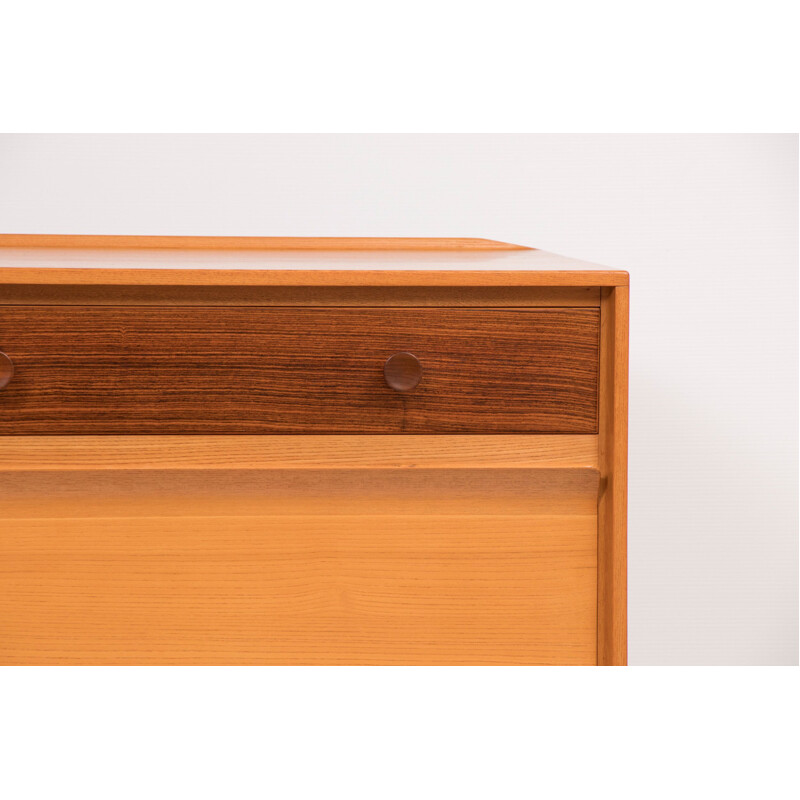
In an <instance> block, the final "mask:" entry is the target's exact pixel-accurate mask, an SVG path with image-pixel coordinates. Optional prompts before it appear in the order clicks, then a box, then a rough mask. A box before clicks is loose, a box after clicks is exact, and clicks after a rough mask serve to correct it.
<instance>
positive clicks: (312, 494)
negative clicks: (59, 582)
mask: <svg viewBox="0 0 800 800" xmlns="http://www.w3.org/2000/svg"><path fill="white" fill-rule="evenodd" d="M0 474H2V477H3V492H2V494H0V518H6V519H15V518H20V517H30V516H40V515H45V516H47V517H50V518H52V519H53V520H54V521H55V520H58V519H67V518H69V519H72V518H90V517H92V518H93V517H116V516H124V517H141V516H158V517H168V516H169V517H172V516H187V515H188V516H208V517H224V516H291V515H293V514H298V513H301V514H304V515H314V516H327V515H339V514H363V515H371V514H384V515H396V516H408V515H412V516H413V515H425V514H436V515H442V514H444V515H465V514H478V515H486V514H489V515H498V516H517V515H523V516H524V515H531V514H579V515H582V516H586V515H592V516H596V514H597V486H598V472H597V471H596V470H592V469H537V470H530V469H497V470H488V469H461V468H456V469H410V470H408V469H406V470H403V469H400V470H397V469H375V470H366V469H335V470H330V469H327V470H324V469H323V470H315V469H310V468H309V469H285V470H279V469H273V470H269V471H266V472H265V471H263V470H258V469H253V470H247V469H239V470H227V469H207V470H198V469H190V470H185V471H184V470H178V469H172V470H167V471H162V470H152V469H146V470H122V469H121V470H88V469H87V470H68V471H63V472H62V471H56V470H49V471H43V472H28V471H25V472H6V473H0ZM54 524H57V523H56V522H54Z"/></svg>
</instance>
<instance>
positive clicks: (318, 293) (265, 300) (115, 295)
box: [0, 283, 600, 308]
mask: <svg viewBox="0 0 800 800" xmlns="http://www.w3.org/2000/svg"><path fill="white" fill-rule="evenodd" d="M2 305H23V306H24V305H55V306H61V305H100V306H108V305H112V306H114V305H139V306H373V307H380V306H389V307H399V308H406V307H431V306H432V307H440V308H447V307H461V306H476V307H511V308H524V307H529V306H545V307H547V306H552V307H567V308H569V307H573V308H575V307H580V306H589V307H594V308H599V307H600V289H599V288H598V287H592V286H589V287H584V286H511V287H508V286H461V287H459V286H395V287H390V288H387V287H382V286H270V285H265V286H257V285H253V286H169V285H161V286H150V285H147V284H134V285H121V284H109V285H102V284H97V285H95V284H77V285H71V284H49V283H33V284H18V283H8V284H4V285H0V306H2Z"/></svg>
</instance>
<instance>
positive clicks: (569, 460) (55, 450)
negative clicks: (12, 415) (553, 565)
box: [0, 434, 598, 473]
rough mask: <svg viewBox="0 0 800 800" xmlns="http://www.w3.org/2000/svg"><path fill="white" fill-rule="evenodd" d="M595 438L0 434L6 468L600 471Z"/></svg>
mask: <svg viewBox="0 0 800 800" xmlns="http://www.w3.org/2000/svg"><path fill="white" fill-rule="evenodd" d="M597 446H598V444H597V436H570V435H563V436H535V435H528V436H526V435H524V434H518V435H513V436H503V435H496V436H479V435H472V436H446V435H443V436H437V437H436V438H435V439H434V440H431V438H430V437H428V436H414V435H409V436H376V435H368V436H358V435H351V436H336V435H328V436H314V435H310V436H290V437H287V436H269V435H265V436H179V437H176V436H2V437H0V473H2V472H8V471H20V470H26V471H34V472H38V471H42V470H48V471H49V470H53V471H72V470H109V469H110V470H122V469H126V470H147V469H150V470H154V469H158V470H163V469H178V470H190V469H212V470H213V469H244V470H252V469H287V468H294V469H316V470H320V469H398V468H402V469H456V468H458V469H500V468H506V469H507V468H512V467H515V468H520V467H541V468H546V467H550V468H552V467H572V468H588V469H597V466H598V457H597Z"/></svg>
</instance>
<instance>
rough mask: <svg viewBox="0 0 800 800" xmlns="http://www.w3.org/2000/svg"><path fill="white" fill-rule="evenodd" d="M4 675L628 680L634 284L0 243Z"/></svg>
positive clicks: (57, 240)
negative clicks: (456, 674) (290, 667)
mask: <svg viewBox="0 0 800 800" xmlns="http://www.w3.org/2000/svg"><path fill="white" fill-rule="evenodd" d="M0 306H2V309H0V351H1V352H2V355H0V473H1V474H0V479H1V480H2V492H0V663H2V664H265V665H266V664H373V665H382V664H410V665H459V664H476V665H488V664H501V665H502V664H558V665H562V664H605V665H621V664H625V663H626V651H627V644H626V483H627V353H628V340H627V336H628V275H627V273H625V272H621V271H615V270H606V269H603V268H598V267H595V266H594V265H589V264H584V263H582V262H576V261H573V260H571V259H566V258H563V257H561V256H556V255H553V254H550V253H545V252H543V251H539V250H533V249H530V248H524V247H518V246H515V245H508V244H504V243H500V242H491V241H488V240H480V239H478V240H466V239H463V240H462V239H441V240H439V239H341V240H337V239H270V238H225V237H98V236H8V235H7V236H0Z"/></svg>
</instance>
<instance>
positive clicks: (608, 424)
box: [597, 286, 628, 666]
mask: <svg viewBox="0 0 800 800" xmlns="http://www.w3.org/2000/svg"><path fill="white" fill-rule="evenodd" d="M599 394H600V396H599V404H600V408H599V457H600V501H599V509H598V553H597V561H598V584H597V586H598V604H597V605H598V619H597V626H598V632H597V633H598V638H597V642H598V653H597V657H598V663H599V664H601V665H607V666H620V665H625V664H627V663H628V612H627V593H628V572H627V561H628V555H627V523H628V287H627V286H618V287H616V288H613V289H606V290H604V291H603V294H602V297H601V301H600V393H599Z"/></svg>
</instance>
